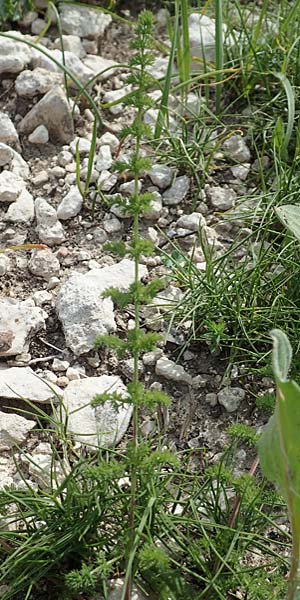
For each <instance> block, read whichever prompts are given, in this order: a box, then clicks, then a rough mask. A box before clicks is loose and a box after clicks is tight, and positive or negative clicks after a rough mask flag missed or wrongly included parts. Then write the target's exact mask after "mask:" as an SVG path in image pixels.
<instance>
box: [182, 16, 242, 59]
mask: <svg viewBox="0 0 300 600" xmlns="http://www.w3.org/2000/svg"><path fill="white" fill-rule="evenodd" d="M215 28H216V25H215V20H214V19H211V18H210V17H207V16H206V15H202V14H201V13H191V15H190V16H189V38H190V52H191V58H192V59H193V58H200V59H202V60H203V58H205V60H206V61H209V62H214V61H215V47H216V40H215V37H216V36H215ZM222 30H223V43H224V42H225V39H226V42H227V44H229V45H231V44H232V43H233V38H232V36H231V35H227V26H226V25H225V24H223V26H222ZM199 64H200V63H199V61H193V62H192V65H193V66H194V67H195V68H196V69H197V70H199Z"/></svg>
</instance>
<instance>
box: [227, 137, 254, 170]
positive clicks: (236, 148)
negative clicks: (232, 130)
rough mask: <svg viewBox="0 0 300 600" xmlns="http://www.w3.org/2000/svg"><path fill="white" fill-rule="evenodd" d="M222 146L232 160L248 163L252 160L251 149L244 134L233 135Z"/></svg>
mask: <svg viewBox="0 0 300 600" xmlns="http://www.w3.org/2000/svg"><path fill="white" fill-rule="evenodd" d="M222 147H223V148H224V150H225V152H226V153H227V154H228V155H229V156H230V158H231V159H232V160H236V161H237V162H240V163H248V162H249V161H250V158H251V155H250V150H249V148H248V146H247V144H246V142H245V140H244V138H243V136H242V135H238V134H236V135H232V136H231V137H230V138H228V139H227V140H225V142H224V143H223V145H222Z"/></svg>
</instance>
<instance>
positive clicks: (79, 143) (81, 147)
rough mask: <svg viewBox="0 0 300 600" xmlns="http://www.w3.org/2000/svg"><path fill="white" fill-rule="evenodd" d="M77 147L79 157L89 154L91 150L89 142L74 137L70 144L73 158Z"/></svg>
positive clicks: (85, 139) (82, 138)
mask: <svg viewBox="0 0 300 600" xmlns="http://www.w3.org/2000/svg"><path fill="white" fill-rule="evenodd" d="M77 147H78V152H79V155H80V156H86V155H88V154H89V151H90V148H91V140H88V139H87V138H84V137H76V138H75V139H74V140H73V141H72V142H71V144H70V150H71V152H72V153H73V154H74V156H76V150H77Z"/></svg>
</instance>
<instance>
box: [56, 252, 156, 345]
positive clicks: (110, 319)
mask: <svg viewBox="0 0 300 600" xmlns="http://www.w3.org/2000/svg"><path fill="white" fill-rule="evenodd" d="M146 274H147V269H146V267H144V266H143V265H141V267H140V277H143V276H145V275H146ZM133 281H134V265H133V262H132V261H130V260H127V259H124V260H122V261H121V262H119V263H117V264H115V265H113V266H109V267H103V268H102V269H92V270H91V271H89V272H88V273H85V274H84V275H82V274H81V273H75V274H74V275H72V276H71V277H70V279H69V280H68V281H67V282H66V283H65V284H64V285H63V286H62V287H61V289H60V291H59V294H58V297H57V303H56V309H57V312H58V316H59V318H60V320H61V322H62V325H63V330H64V334H65V337H66V343H67V345H68V347H69V348H70V349H71V350H72V351H73V352H74V354H76V355H77V356H79V355H80V354H83V353H85V352H88V351H89V350H91V349H92V348H93V347H94V343H95V339H96V337H97V336H98V335H101V334H106V333H109V332H112V331H115V330H116V324H115V320H114V312H113V303H112V300H111V299H110V298H103V297H102V294H103V292H104V291H105V290H106V289H108V288H111V287H115V288H117V289H119V290H121V291H126V290H128V287H129V285H130V284H131V283H133Z"/></svg>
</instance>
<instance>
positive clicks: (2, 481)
mask: <svg viewBox="0 0 300 600" xmlns="http://www.w3.org/2000/svg"><path fill="white" fill-rule="evenodd" d="M16 471H17V470H16V466H15V464H14V462H13V460H12V458H5V457H4V456H0V491H3V490H5V488H11V487H12V486H13V485H14V475H15V474H16ZM6 519H7V517H6ZM6 519H5V524H6V528H7V521H6ZM0 526H1V528H2V526H3V521H2V519H1V520H0ZM1 587H2V586H1ZM0 589H1V588H0ZM4 591H7V590H5V589H4ZM0 597H1V596H0Z"/></svg>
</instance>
